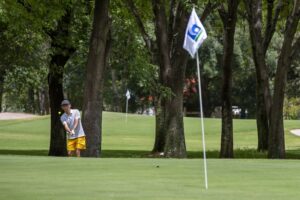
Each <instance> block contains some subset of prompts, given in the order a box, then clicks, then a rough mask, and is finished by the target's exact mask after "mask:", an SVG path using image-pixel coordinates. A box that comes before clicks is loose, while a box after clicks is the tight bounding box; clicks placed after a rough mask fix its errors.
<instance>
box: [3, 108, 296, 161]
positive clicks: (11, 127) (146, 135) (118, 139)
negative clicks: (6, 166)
mask: <svg viewBox="0 0 300 200" xmlns="http://www.w3.org/2000/svg"><path fill="white" fill-rule="evenodd" d="M184 126H185V136H186V146H187V150H188V152H189V156H190V157H198V158H200V157H201V156H202V154H201V153H200V151H202V142H201V132H200V120H199V118H185V120H184ZM154 127H155V124H154V117H149V116H142V115H128V122H127V123H126V122H125V115H124V114H120V113H111V112H104V113H103V141H102V149H103V150H104V151H103V156H104V157H112V156H113V157H144V156H145V154H148V153H149V151H151V149H152V147H153V143H154V131H155V130H154ZM49 128H50V119H49V117H42V118H39V119H33V120H7V121H0V138H1V140H0V154H19V155H24V154H25V155H47V151H48V147H49V139H50V130H49ZM297 128H300V122H299V121H297V120H288V121H286V122H285V130H286V131H285V133H286V138H285V139H286V149H287V150H288V151H287V152H288V157H291V158H300V150H299V149H300V137H297V136H295V135H292V134H291V133H289V130H292V129H297ZM205 129H206V144H207V145H206V147H207V150H208V157H214V158H216V157H218V152H217V151H219V148H220V137H221V136H220V130H221V120H220V119H205ZM256 146H257V131H256V122H255V120H252V119H250V120H240V119H235V120H234V148H235V150H236V157H238V158H244V157H247V158H252V157H253V158H256V157H266V155H265V154H258V153H256V151H255V149H256ZM252 154H255V155H252Z"/></svg>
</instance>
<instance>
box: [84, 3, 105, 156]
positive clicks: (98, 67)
mask: <svg viewBox="0 0 300 200" xmlns="http://www.w3.org/2000/svg"><path fill="white" fill-rule="evenodd" d="M108 10H109V0H96V1H95V10H94V20H93V28H92V35H91V39H90V48H89V54H88V62H87V73H86V78H85V89H84V102H83V126H84V129H85V132H86V138H87V150H86V154H85V155H86V156H88V157H99V156H100V155H101V138H102V137H101V136H102V131H101V127H102V125H101V124H102V103H103V82H104V78H105V76H104V73H105V69H106V67H107V59H108V53H109V47H110V19H109V15H108Z"/></svg>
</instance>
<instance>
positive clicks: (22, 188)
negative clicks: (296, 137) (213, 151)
mask: <svg viewBox="0 0 300 200" xmlns="http://www.w3.org/2000/svg"><path fill="white" fill-rule="evenodd" d="M158 166H159V167H158ZM208 169H209V189H208V190H207V191H206V190H205V189H204V187H203V174H202V160H200V159H184V160H177V159H124V158H113V159H112V158H108V159H106V158H105V159H87V158H80V159H76V158H53V157H52V158H51V157H41V156H33V157H32V156H0V171H1V177H0V199H9V200H19V199H20V200H35V199H36V200H50V199H55V200H60V199H61V200H69V199H70V200H77V199H78V200H79V199H84V200H99V199H103V200H141V199H142V200H147V199H149V200H150V199H151V200H177V199H178V200H182V199H184V200H196V199H202V200H219V199H220V200H222V199H230V200H248V199H249V200H253V199H255V200H266V199H272V200H282V199H288V200H294V199H295V200H297V199H299V196H300V190H299V185H300V175H299V169H300V162H299V161H294V160H285V161H282V160H261V159H258V160H246V159H243V160H216V159H210V160H209V161H208Z"/></svg>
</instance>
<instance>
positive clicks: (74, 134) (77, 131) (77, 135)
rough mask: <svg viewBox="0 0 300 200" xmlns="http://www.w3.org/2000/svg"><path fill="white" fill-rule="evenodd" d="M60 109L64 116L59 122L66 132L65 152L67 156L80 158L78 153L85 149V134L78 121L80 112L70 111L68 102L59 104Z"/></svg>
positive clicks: (64, 101)
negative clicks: (66, 151)
mask: <svg viewBox="0 0 300 200" xmlns="http://www.w3.org/2000/svg"><path fill="white" fill-rule="evenodd" d="M61 108H62V109H63V111H64V114H62V115H61V117H60V120H61V122H62V124H63V126H64V128H65V130H66V132H67V138H68V139H67V150H68V155H69V156H72V155H74V153H75V152H76V156H77V157H80V151H81V150H84V149H85V148H86V142H85V133H84V131H83V128H82V124H81V120H80V112H79V110H77V109H71V103H70V101H68V100H63V101H62V102H61Z"/></svg>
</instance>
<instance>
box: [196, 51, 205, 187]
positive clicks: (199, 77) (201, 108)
mask: <svg viewBox="0 0 300 200" xmlns="http://www.w3.org/2000/svg"><path fill="white" fill-rule="evenodd" d="M196 54H197V72H198V87H199V105H200V118H201V131H202V146H203V162H204V180H205V189H208V180H207V162H206V148H205V134H204V133H205V132H204V120H203V105H202V89H201V76H200V66H199V55H198V52H197V53H196Z"/></svg>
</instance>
